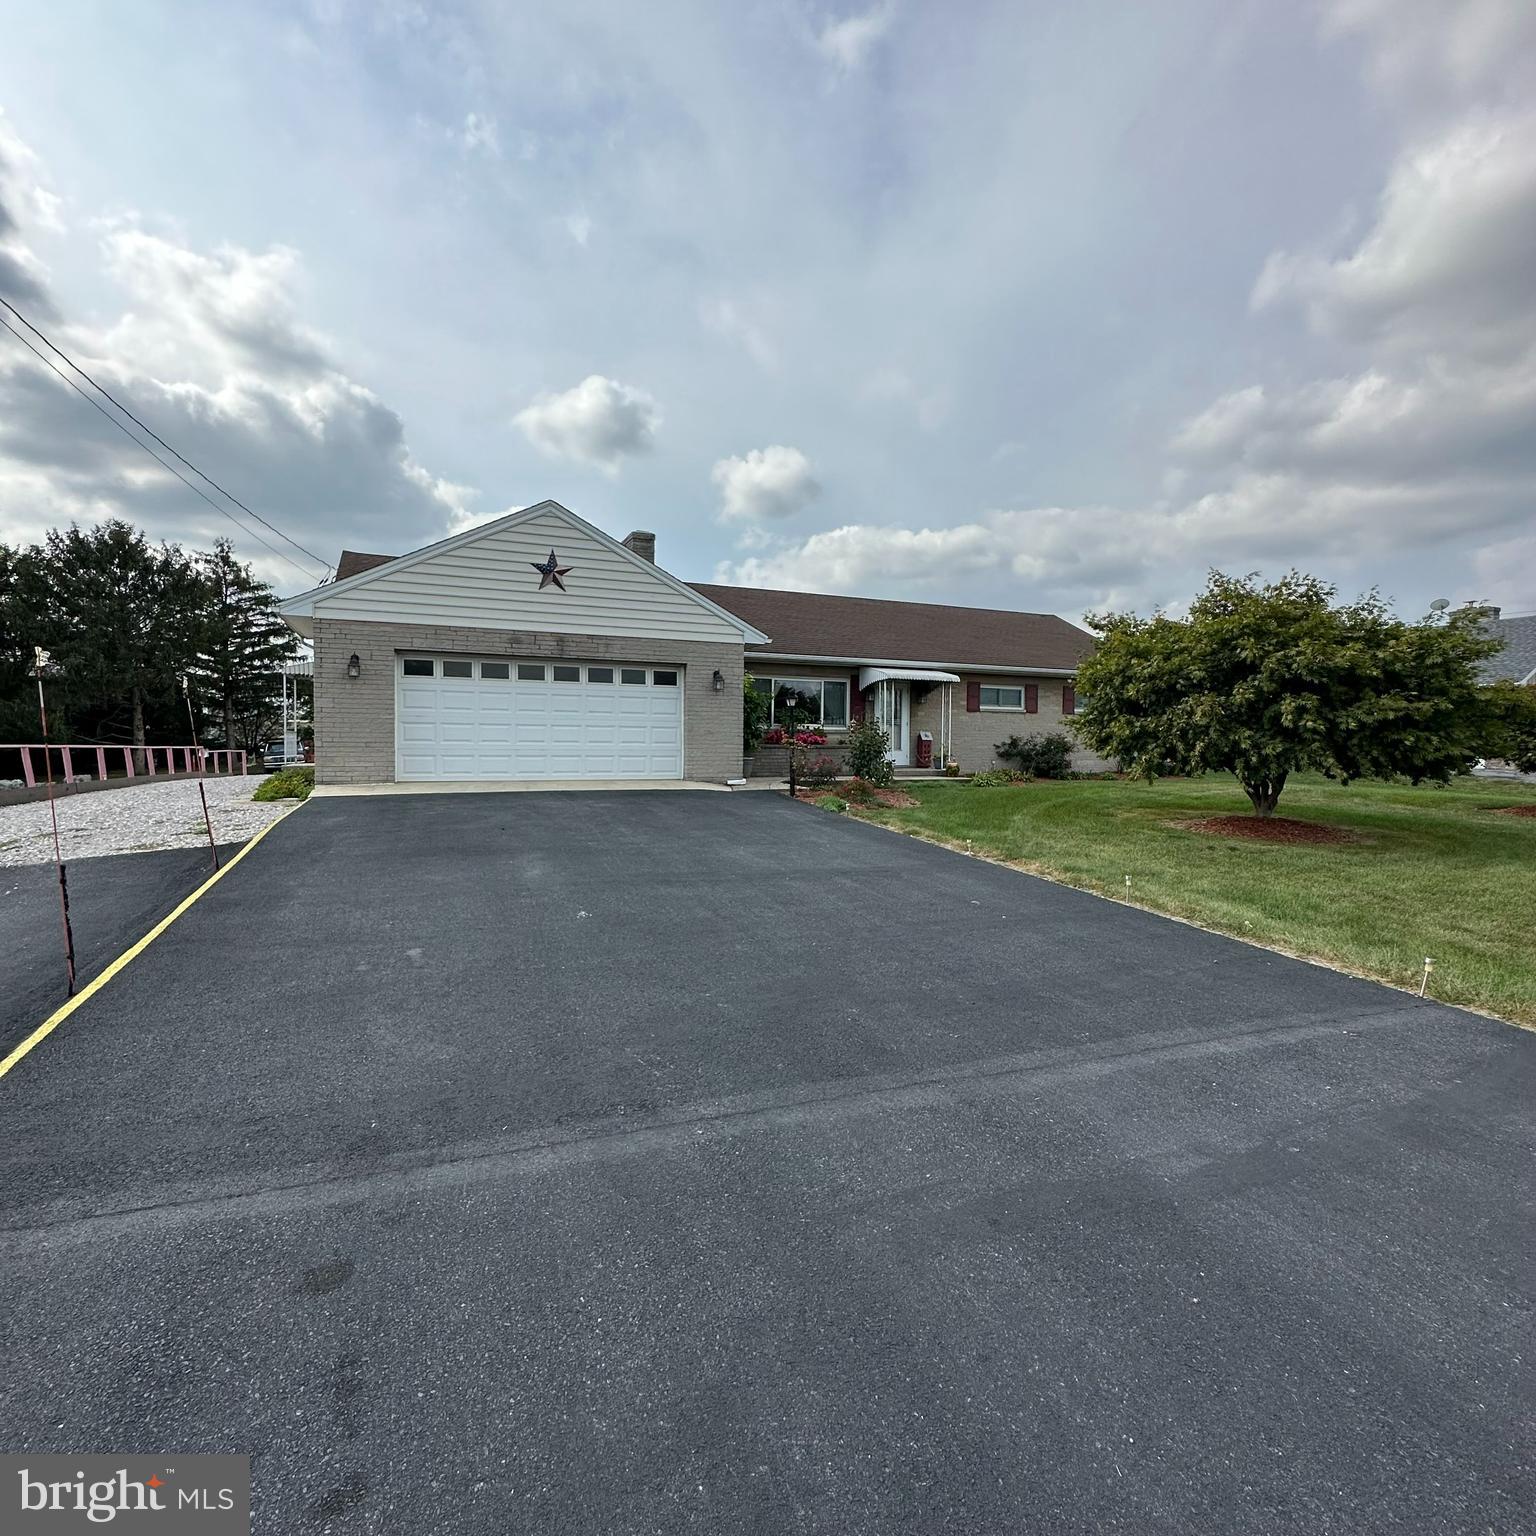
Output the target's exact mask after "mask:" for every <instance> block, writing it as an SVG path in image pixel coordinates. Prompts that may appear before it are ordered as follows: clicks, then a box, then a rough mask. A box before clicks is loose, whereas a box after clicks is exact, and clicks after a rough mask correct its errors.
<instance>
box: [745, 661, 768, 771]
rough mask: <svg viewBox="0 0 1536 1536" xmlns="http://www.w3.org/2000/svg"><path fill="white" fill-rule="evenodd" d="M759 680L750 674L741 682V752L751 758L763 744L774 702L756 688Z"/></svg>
mask: <svg viewBox="0 0 1536 1536" xmlns="http://www.w3.org/2000/svg"><path fill="white" fill-rule="evenodd" d="M756 683H757V679H756V678H754V677H752V676H751V675H750V674H749V675H748V676H746V677H744V678H743V679H742V680H741V684H742V699H741V750H742V752H743V754H744V755H746V756H747V757H750V756H751V755H752V754H753V753H754V752H756V751H757V749H758V747H759V746H760V745H761V744H762V740H763V733H764V732H765V731H766V730H767V729H768V714H769V711H770V709H771V708H772V701H771V700H770V699H769V697H768V695H767V694H766V693H763V692H762V691H761V690H760V689H758V688H757V686H756Z"/></svg>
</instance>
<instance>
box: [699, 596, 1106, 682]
mask: <svg viewBox="0 0 1536 1536" xmlns="http://www.w3.org/2000/svg"><path fill="white" fill-rule="evenodd" d="M693 588H694V591H696V592H699V593H702V594H703V596H705V597H707V598H709V599H710V601H711V602H715V603H718V604H719V605H720V606H721V607H722V608H725V609H728V610H729V611H730V612H732V613H736V614H740V615H741V617H742V618H743V619H745V620H746V621H747V622H748V623H749V624H752V625H755V626H756V627H757V628H758V629H760V630H764V631H766V632H767V633H768V634H770V635H772V636H773V640H772V642H771V643H769V644H766V645H763V644H754V645H750V646H748V651H749V652H751V651H762V652H766V653H767V654H769V655H774V656H786V657H788V656H795V657H800V656H807V657H809V656H814V657H828V658H835V659H837V660H840V661H841V660H858V661H871V662H884V661H902V662H908V661H910V662H929V663H938V664H940V665H944V666H949V667H977V668H998V669H1017V670H1020V671H1027V670H1029V669H1031V668H1038V669H1040V670H1042V671H1048V672H1056V671H1071V670H1073V669H1075V668H1076V666H1077V664H1078V663H1079V662H1080V661H1082V660H1084V659H1085V658H1086V657H1087V656H1088V655H1089V654H1090V653H1091V652H1092V650H1093V644H1094V642H1093V636H1092V635H1090V634H1089V633H1088V632H1087V631H1086V630H1082V629H1079V628H1078V627H1077V626H1076V625H1075V624H1069V623H1067V621H1066V620H1065V619H1062V618H1058V617H1057V616H1056V615H1055V614H1054V613H1018V612H1015V611H1014V610H1012V609H1006V608H956V607H951V606H949V605H947V604H944V603H902V602H892V601H889V600H887V599H884V598H875V597H829V596H826V595H825V594H823V593H819V592H775V591H772V590H769V589H767V588H762V587H723V586H717V585H715V584H713V583H710V582H702V583H701V582H695V583H694V584H693Z"/></svg>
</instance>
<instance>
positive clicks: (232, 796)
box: [0, 774, 293, 867]
mask: <svg viewBox="0 0 1536 1536" xmlns="http://www.w3.org/2000/svg"><path fill="white" fill-rule="evenodd" d="M261 780H262V775H260V774H245V775H242V776H239V777H233V778H229V777H226V778H211V779H208V780H207V781H206V783H207V786H208V810H209V813H210V814H211V815H212V817H213V835H214V836H215V837H216V838H217V839H218V840H219V842H220V843H243V842H244V841H245V840H246V838H248V837H253V836H255V834H256V833H257V832H259V831H260V830H261V829H262V828H263V827H264V826H266V825H267V823H268V822H271V821H276V820H277V818H278V817H279V816H281V815H282V814H283V812H284V811H286V810H288V809H289V808H290V807H291V806H292V805H293V801H291V800H274V801H272V802H270V803H269V804H257V803H255V802H254V801H252V799H251V795H252V794H253V793H254V792H255V789H256V786H257V785H258V784H260V783H261ZM58 810H59V843H60V845H61V846H62V848H63V850H64V857H65V858H66V859H92V858H96V857H98V856H99V855H101V854H107V853H147V852H149V851H150V850H152V849H161V848H193V847H196V846H198V845H199V844H206V843H207V841H208V831H207V828H206V827H205V826H204V825H203V807H202V803H201V801H199V799H198V797H197V780H196V779H177V780H174V781H167V782H165V783H163V784H152V783H144V784H126V785H124V786H123V787H122V788H121V789H103V790H97V791H95V792H93V793H91V794H84V795H61V796H60V797H59V801H58ZM52 858H53V826H52V823H51V822H50V820H49V817H48V802H47V801H46V800H35V801H32V802H31V803H30V804H28V805H6V806H0V867H5V866H14V865H20V864H46V863H47V862H48V861H49V860H50V859H52Z"/></svg>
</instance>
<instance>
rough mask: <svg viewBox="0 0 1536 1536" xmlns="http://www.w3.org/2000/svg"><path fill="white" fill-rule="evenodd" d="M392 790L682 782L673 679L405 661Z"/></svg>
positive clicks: (658, 670) (519, 664)
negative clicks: (495, 783)
mask: <svg viewBox="0 0 1536 1536" xmlns="http://www.w3.org/2000/svg"><path fill="white" fill-rule="evenodd" d="M399 674H400V675H399V683H398V686H397V689H396V694H395V733H396V735H395V778H396V779H397V780H399V781H401V782H406V781H411V782H422V781H429V780H440V779H487V780H490V779H680V778H682V776H683V691H684V690H683V682H684V669H682V668H680V667H647V666H624V665H622V664H620V665H618V666H610V665H606V664H605V665H601V666H599V665H596V664H593V663H590V662H587V663H581V662H568V663H567V662H545V661H511V660H499V659H498V660H491V659H488V658H470V657H464V656H402V657H400V658H399Z"/></svg>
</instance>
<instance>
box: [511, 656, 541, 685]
mask: <svg viewBox="0 0 1536 1536" xmlns="http://www.w3.org/2000/svg"><path fill="white" fill-rule="evenodd" d="M517 680H518V682H520V683H542V682H543V681H544V668H543V667H541V666H539V665H538V664H537V663H534V662H526V661H524V662H519V663H518V667H517Z"/></svg>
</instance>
